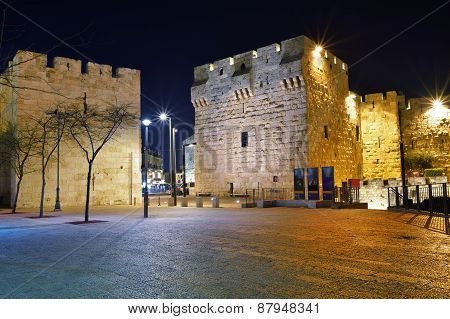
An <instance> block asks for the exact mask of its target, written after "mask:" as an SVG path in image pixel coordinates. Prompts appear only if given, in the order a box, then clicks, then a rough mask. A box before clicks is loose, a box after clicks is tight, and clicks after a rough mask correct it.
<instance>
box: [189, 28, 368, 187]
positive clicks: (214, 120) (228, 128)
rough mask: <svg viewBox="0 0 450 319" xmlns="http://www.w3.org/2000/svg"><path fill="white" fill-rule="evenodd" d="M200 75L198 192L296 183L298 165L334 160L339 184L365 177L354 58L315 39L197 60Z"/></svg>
mask: <svg viewBox="0 0 450 319" xmlns="http://www.w3.org/2000/svg"><path fill="white" fill-rule="evenodd" d="M194 78H195V79H194V84H193V86H192V103H193V104H194V107H195V136H196V143H197V144H196V150H195V182H196V190H197V191H200V192H202V191H209V192H210V191H212V192H217V193H219V192H226V191H229V190H230V188H231V187H233V190H234V191H235V192H244V191H245V189H246V188H257V187H285V188H292V187H293V170H294V168H307V167H317V168H319V172H320V168H321V167H324V166H333V167H334V168H335V182H336V183H337V184H339V183H341V182H342V181H346V180H347V179H348V178H359V177H361V174H362V155H361V154H362V153H361V148H362V145H361V139H360V136H358V135H357V132H358V131H359V125H360V124H359V117H360V115H359V113H358V109H357V107H356V102H355V101H354V97H350V96H349V90H348V76H347V65H346V64H345V63H344V62H342V61H341V60H340V59H338V58H337V57H336V56H334V55H333V54H331V53H330V52H326V51H324V50H321V51H319V50H317V49H316V48H315V44H314V43H313V42H312V41H311V40H310V39H308V38H306V37H304V36H300V37H297V38H294V39H290V40H286V41H283V42H281V44H273V45H269V46H266V47H263V48H259V49H257V50H255V51H250V52H246V53H243V54H239V55H236V56H233V57H232V58H226V59H222V60H219V61H215V62H214V63H212V64H206V65H203V66H199V67H196V68H195V70H194ZM319 174H320V173H319ZM274 177H276V178H274ZM319 180H320V179H319Z"/></svg>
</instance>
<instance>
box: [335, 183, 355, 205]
mask: <svg viewBox="0 0 450 319" xmlns="http://www.w3.org/2000/svg"><path fill="white" fill-rule="evenodd" d="M333 202H334V203H346V204H353V203H359V187H351V186H348V187H338V186H336V187H335V188H334V194H333Z"/></svg>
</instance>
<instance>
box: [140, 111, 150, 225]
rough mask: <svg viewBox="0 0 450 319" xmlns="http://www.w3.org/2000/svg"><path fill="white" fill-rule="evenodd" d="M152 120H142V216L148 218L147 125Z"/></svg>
mask: <svg viewBox="0 0 450 319" xmlns="http://www.w3.org/2000/svg"><path fill="white" fill-rule="evenodd" d="M151 123H152V122H151V121H150V120H147V119H146V120H143V121H142V124H144V126H145V143H144V145H145V146H144V218H148V126H149V125H150V124H151Z"/></svg>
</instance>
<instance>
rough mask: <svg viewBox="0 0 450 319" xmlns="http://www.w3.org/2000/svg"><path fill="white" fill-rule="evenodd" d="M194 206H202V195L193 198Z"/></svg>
mask: <svg viewBox="0 0 450 319" xmlns="http://www.w3.org/2000/svg"><path fill="white" fill-rule="evenodd" d="M195 207H197V208H201V207H203V198H202V197H199V196H197V197H196V198H195Z"/></svg>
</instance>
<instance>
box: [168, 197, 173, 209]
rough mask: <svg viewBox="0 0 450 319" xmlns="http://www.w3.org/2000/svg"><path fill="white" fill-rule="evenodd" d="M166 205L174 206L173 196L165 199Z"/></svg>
mask: <svg viewBox="0 0 450 319" xmlns="http://www.w3.org/2000/svg"><path fill="white" fill-rule="evenodd" d="M167 206H169V207H174V206H175V204H174V198H173V197H170V198H169V199H168V200H167Z"/></svg>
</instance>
